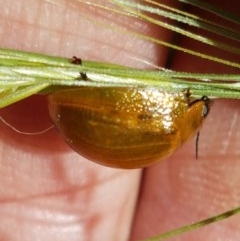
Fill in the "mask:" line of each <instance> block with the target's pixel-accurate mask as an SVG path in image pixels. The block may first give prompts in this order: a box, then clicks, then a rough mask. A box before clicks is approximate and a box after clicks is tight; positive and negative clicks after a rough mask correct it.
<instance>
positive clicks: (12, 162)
mask: <svg viewBox="0 0 240 241" xmlns="http://www.w3.org/2000/svg"><path fill="white" fill-rule="evenodd" d="M58 2H59V3H61V5H60V6H59V5H54V4H52V3H46V2H44V1H43V0H41V1H39V0H19V1H14V0H9V1H4V0H0V6H1V10H0V18H1V19H0V22H1V24H0V32H1V34H0V36H1V38H0V46H1V47H8V48H14V49H19V50H29V51H35V52H40V53H47V54H51V55H60V56H65V57H71V56H73V55H77V56H79V57H81V58H82V59H92V60H104V61H111V62H115V63H120V64H125V65H129V66H136V67H143V64H141V63H140V62H139V61H136V60H133V59H130V58H129V57H128V56H129V55H131V56H134V57H137V58H141V59H145V60H148V61H150V62H151V63H153V64H158V65H159V64H160V65H164V63H165V61H166V49H163V48H161V47H159V46H154V45H153V44H151V43H148V42H145V41H142V40H136V39H135V38H133V37H131V36H123V35H121V34H117V33H115V32H112V31H110V30H108V31H107V32H106V30H105V32H104V33H103V30H102V29H101V28H99V27H96V26H95V25H93V24H91V23H89V22H88V21H84V19H83V18H84V16H82V14H80V13H81V12H84V11H85V10H84V9H83V8H82V5H75V7H71V6H70V5H69V4H67V3H70V1H66V2H65V1H60V0H59V1H58ZM218 2H224V1H218ZM219 4H220V3H219ZM236 5H237V4H236ZM233 9H237V8H236V6H233ZM80 10H81V11H80ZM85 12H86V11H85ZM90 13H91V14H92V16H93V14H94V15H95V16H97V15H99V14H100V12H97V13H95V12H94V11H93V10H92V12H90ZM113 19H114V20H115V21H116V20H118V19H117V18H116V15H114V14H113V15H109V19H108V21H109V22H111V21H112V20H113ZM134 26H135V28H136V29H142V30H141V31H143V32H145V33H151V32H153V31H154V32H156V29H152V28H150V27H148V26H147V24H145V25H143V24H140V23H138V24H137V22H136V23H135V25H134ZM159 31H160V30H158V34H159V36H160V35H161V37H162V38H165V39H169V38H170V36H169V35H166V33H165V32H159ZM182 41H183V42H182V43H183V44H189V40H182ZM235 60H236V59H235ZM189 63H191V64H189ZM173 66H174V67H175V68H177V69H188V70H193V71H209V72H211V71H217V70H220V71H222V72H224V71H230V70H229V69H227V68H226V69H224V67H221V68H219V66H217V65H215V64H209V63H207V64H206V62H204V61H198V60H196V59H192V58H191V57H189V56H184V58H183V56H182V54H176V56H175V60H174V62H173ZM231 71H232V70H231ZM0 113H1V115H2V116H3V117H4V118H5V119H6V120H7V121H8V122H9V123H11V124H12V125H14V126H15V127H17V128H18V129H20V130H22V131H28V132H29V131H30V132H31V131H32V132H34V131H38V130H42V129H44V128H46V127H48V126H49V125H51V124H50V120H49V117H48V112H47V105H46V100H45V98H44V97H33V98H30V99H27V100H25V101H23V102H21V103H18V104H16V105H13V106H10V107H8V108H6V109H4V110H1V112H0ZM239 114H240V111H239V101H230V100H225V101H224V100H219V101H215V104H214V107H213V108H212V111H211V115H210V116H209V118H208V119H207V121H206V122H205V124H204V127H203V129H202V131H201V137H200V146H199V149H200V160H199V161H195V158H194V155H195V149H194V148H195V147H194V145H195V140H194V138H193V140H191V141H190V142H189V143H187V144H186V145H184V147H183V148H181V149H180V150H178V151H177V152H176V153H174V155H173V156H171V157H170V158H168V159H167V160H165V161H163V162H160V163H159V164H157V165H155V166H153V167H150V168H148V169H146V170H145V171H144V174H143V175H141V174H142V172H141V170H130V171H125V170H116V169H111V168H107V167H102V166H99V165H97V164H94V163H92V162H89V161H87V160H86V159H84V158H82V157H81V156H79V155H78V154H76V153H74V152H73V151H72V150H71V149H70V148H69V147H68V146H67V145H66V144H65V143H64V141H63V140H62V139H61V138H60V136H59V135H58V133H57V132H56V131H55V130H51V131H49V132H48V133H46V134H44V135H40V136H25V135H19V134H17V133H15V132H14V131H12V130H11V129H9V128H8V127H6V126H5V125H4V124H2V123H1V124H0V133H1V135H0V177H1V178H0V220H1V221H0V240H1V241H18V240H19V241H20V240H21V241H22V240H24V241H33V240H34V241H36V240H45V241H47V240H51V241H52V240H57V241H63V240H64V241H65V240H71V241H82V240H84V241H87V240H89V241H93V240H94V241H97V240H104V241H108V240H109V241H112V240H114V241H117V240H119V241H120V240H121V241H124V240H132V241H133V240H134V241H135V240H139V239H143V238H146V237H149V236H150V235H156V234H158V233H161V232H165V231H168V230H170V229H173V228H176V227H179V226H182V225H186V224H189V223H191V222H194V221H197V220H201V219H203V218H207V217H210V216H212V215H215V214H217V213H221V212H223V211H226V210H229V209H231V208H234V207H237V206H239V205H240V192H239V189H240V149H239V142H240V131H239V125H240V118H239ZM142 177H143V178H142ZM140 178H142V179H140ZM141 180H142V181H141ZM140 184H141V185H140ZM139 186H141V192H140V193H139V196H138V188H139ZM134 213H135V214H134ZM130 233H131V235H130ZM239 236H240V217H239V216H237V217H234V218H231V219H228V220H226V221H223V222H221V223H217V224H213V225H211V226H208V227H206V228H203V229H201V230H198V231H194V232H191V233H188V234H185V235H182V236H179V237H178V238H172V239H170V240H184V241H185V240H195V241H198V240H205V241H208V240H219V241H224V240H230V239H231V240H237V239H238V238H239ZM128 237H129V238H128ZM130 237H131V238H130Z"/></svg>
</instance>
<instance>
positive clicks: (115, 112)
mask: <svg viewBox="0 0 240 241" xmlns="http://www.w3.org/2000/svg"><path fill="white" fill-rule="evenodd" d="M48 101H49V111H50V116H51V118H52V120H53V122H54V124H55V126H56V127H57V129H58V130H59V132H60V133H61V134H62V136H63V137H64V139H65V141H66V142H67V143H68V144H69V145H70V146H71V147H72V148H73V149H74V150H75V151H76V152H78V153H80V154H81V155H83V156H85V157H86V158H88V159H89V160H92V161H94V162H97V163H100V164H103V165H106V166H111V167H118V168H141V167H145V166H149V165H151V164H153V163H155V162H157V161H159V160H161V159H163V158H165V157H167V156H169V155H170V154H171V153H172V152H174V150H176V149H177V148H178V147H179V146H180V145H181V144H182V143H183V142H185V141H186V140H188V139H189V138H190V137H191V136H192V135H193V134H194V133H196V131H197V130H198V129H199V127H200V126H201V124H202V122H203V120H204V119H205V117H206V116H207V114H208V112H209V109H210V100H209V99H208V98H207V97H202V98H201V99H198V100H195V101H193V102H191V103H189V99H188V94H187V93H186V92H177V93H175V92H168V91H163V90H161V89H157V88H150V87H142V88H129V87H119V88H116V87H80V88H75V89H68V90H62V91H58V92H55V93H52V94H50V95H49V96H48Z"/></svg>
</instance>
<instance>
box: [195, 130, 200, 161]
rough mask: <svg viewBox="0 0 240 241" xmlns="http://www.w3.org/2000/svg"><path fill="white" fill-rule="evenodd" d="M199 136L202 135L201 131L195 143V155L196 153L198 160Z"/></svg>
mask: <svg viewBox="0 0 240 241" xmlns="http://www.w3.org/2000/svg"><path fill="white" fill-rule="evenodd" d="M199 136H200V131H199V132H198V133H197V137H196V143H195V151H196V153H195V155H196V160H198V144H199Z"/></svg>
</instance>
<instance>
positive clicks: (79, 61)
mask: <svg viewBox="0 0 240 241" xmlns="http://www.w3.org/2000/svg"><path fill="white" fill-rule="evenodd" d="M70 63H71V64H76V65H82V59H81V58H78V57H76V56H73V57H72V58H71V59H70ZM79 79H80V80H88V77H87V74H86V73H83V72H80V78H79Z"/></svg>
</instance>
